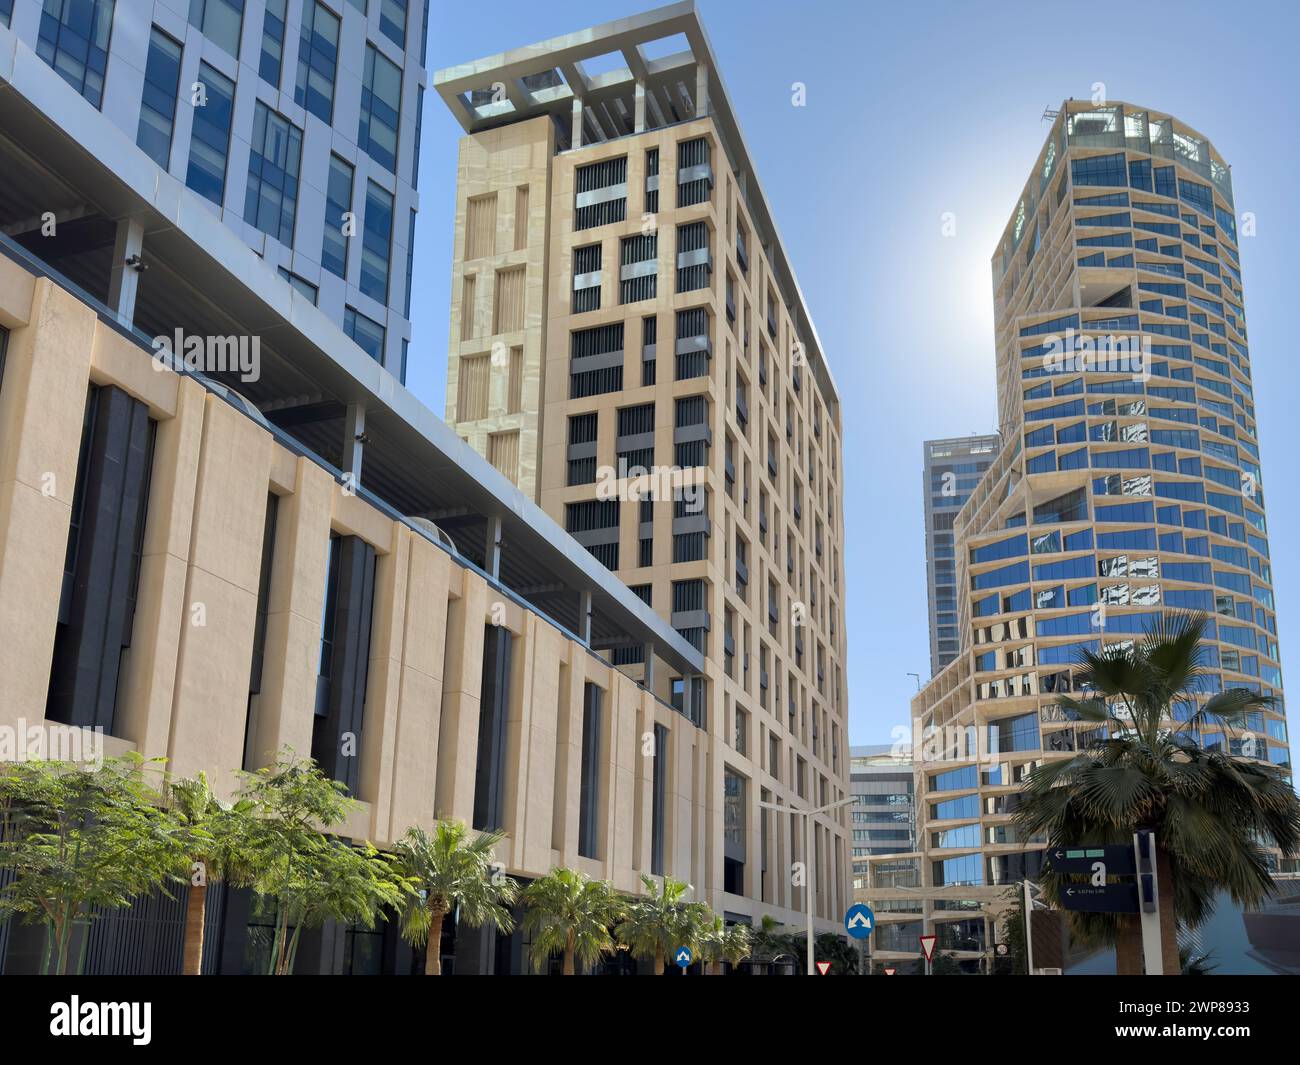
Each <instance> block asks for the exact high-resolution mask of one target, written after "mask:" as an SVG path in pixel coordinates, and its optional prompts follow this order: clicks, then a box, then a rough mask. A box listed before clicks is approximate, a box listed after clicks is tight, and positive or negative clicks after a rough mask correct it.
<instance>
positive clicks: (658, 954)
mask: <svg viewBox="0 0 1300 1065" xmlns="http://www.w3.org/2000/svg"><path fill="white" fill-rule="evenodd" d="M663 974H664V948H663V947H655V971H654V975H655V976H663Z"/></svg>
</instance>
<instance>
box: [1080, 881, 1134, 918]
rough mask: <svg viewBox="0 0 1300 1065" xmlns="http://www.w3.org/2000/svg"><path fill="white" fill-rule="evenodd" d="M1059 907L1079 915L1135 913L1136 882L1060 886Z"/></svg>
mask: <svg viewBox="0 0 1300 1065" xmlns="http://www.w3.org/2000/svg"><path fill="white" fill-rule="evenodd" d="M1061 905H1062V906H1064V907H1065V908H1066V909H1067V910H1076V911H1078V912H1080V913H1137V912H1138V889H1137V883H1136V881H1132V880H1129V881H1126V882H1124V883H1121V884H1106V885H1104V886H1102V887H1093V886H1092V885H1090V884H1062V885H1061Z"/></svg>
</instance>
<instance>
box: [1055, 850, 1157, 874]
mask: <svg viewBox="0 0 1300 1065" xmlns="http://www.w3.org/2000/svg"><path fill="white" fill-rule="evenodd" d="M1047 857H1048V860H1049V861H1050V862H1051V863H1052V869H1053V870H1054V871H1055V872H1058V873H1088V874H1090V875H1091V874H1095V873H1097V872H1098V869H1097V868H1096V866H1097V863H1098V862H1100V863H1101V864H1102V865H1103V866H1104V867H1105V868H1103V869H1102V870H1100V872H1101V875H1102V876H1132V875H1133V874H1134V873H1136V872H1137V866H1136V864H1135V862H1134V858H1133V847H1132V846H1131V845H1130V844H1127V843H1114V844H1108V845H1107V846H1104V847H1089V846H1082V845H1077V846H1069V845H1065V846H1060V847H1053V848H1051V850H1049V851H1048V852H1047Z"/></svg>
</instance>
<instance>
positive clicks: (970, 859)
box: [871, 101, 1295, 946]
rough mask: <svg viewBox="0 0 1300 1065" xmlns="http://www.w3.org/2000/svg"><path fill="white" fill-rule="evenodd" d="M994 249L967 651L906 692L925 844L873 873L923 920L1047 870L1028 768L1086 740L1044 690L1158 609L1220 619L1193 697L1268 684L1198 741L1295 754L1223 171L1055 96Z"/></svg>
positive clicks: (1184, 710) (972, 505) (960, 536)
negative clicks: (990, 419)
mask: <svg viewBox="0 0 1300 1065" xmlns="http://www.w3.org/2000/svg"><path fill="white" fill-rule="evenodd" d="M992 266H993V289H994V299H995V311H996V313H995V325H996V330H997V381H998V401H999V413H1000V420H1001V430H1002V439H1003V441H1004V443H1003V446H1002V448H1001V450H1000V452H999V454H998V457H997V459H996V461H995V462H994V464H993V465H992V466H991V467H990V468H989V470H988V471H987V472H986V473H985V475H984V476H983V478H982V479H981V481H980V484H979V485H978V486H977V487H976V489H975V490H974V491H973V493H972V494H971V497H970V499H969V500H967V502H966V503H965V505H964V506H963V507H962V509H961V511H960V512H959V514H958V515H957V518H956V521H955V525H954V532H955V541H956V556H957V558H956V562H957V578H958V580H957V585H958V614H959V628H960V630H961V653H960V654H959V655H958V657H957V658H956V659H955V660H954V661H953V662H952V663H951V664H950V665H949V666H948V667H947V668H946V669H944V670H943V671H942V672H941V673H940V674H939V675H938V676H936V677H935V678H934V679H933V680H932V681H931V683H930V684H929V685H928V686H927V687H926V688H925V689H924V691H922V692H921V693H920V694H918V695H917V697H916V699H915V700H914V702H913V706H912V709H913V717H914V724H915V729H914V733H915V736H916V742H917V743H918V744H919V745H920V748H921V749H920V752H919V754H917V755H916V761H917V766H918V785H919V787H918V817H917V821H918V835H919V843H920V846H921V853H920V854H919V855H917V856H916V857H915V858H914V859H913V861H912V863H911V868H910V869H906V870H903V871H901V872H900V871H899V870H897V869H893V868H891V869H888V870H885V869H881V870H879V876H873V877H872V878H871V879H872V881H873V883H872V888H871V890H872V891H874V892H876V894H877V895H879V896H880V897H884V898H889V899H892V900H894V901H896V902H900V904H901V903H902V902H903V901H904V900H908V899H910V900H911V902H910V903H908V904H909V905H911V906H913V907H914V909H913V910H912V911H911V912H913V913H914V914H915V920H917V921H923V922H926V923H933V922H937V921H938V920H939V919H940V915H941V911H947V910H948V909H949V908H950V907H952V906H968V907H971V908H977V907H981V906H982V907H984V908H985V910H986V912H987V911H989V910H993V909H997V908H998V907H999V906H1000V905H1003V904H1004V902H1005V896H1006V895H1007V893H1008V891H1009V890H1013V889H1014V885H1015V884H1016V883H1017V882H1018V881H1020V880H1021V879H1022V878H1023V877H1025V876H1031V877H1032V876H1035V875H1036V874H1037V873H1038V871H1039V869H1040V867H1041V864H1042V842H1043V841H1042V840H1036V839H1024V838H1021V836H1020V834H1019V831H1018V829H1017V828H1016V827H1015V826H1014V825H1013V824H1011V823H1010V821H1011V814H1012V813H1013V812H1014V810H1015V809H1016V805H1017V802H1018V799H1019V792H1020V784H1021V782H1022V781H1023V780H1024V778H1025V776H1026V774H1027V773H1029V772H1030V771H1031V770H1032V769H1033V768H1034V767H1035V766H1037V765H1039V764H1040V763H1041V762H1043V761H1044V760H1045V759H1052V758H1064V757H1069V756H1070V754H1071V753H1072V752H1074V751H1075V750H1077V749H1079V748H1080V747H1081V745H1082V744H1084V743H1085V742H1086V741H1087V739H1088V731H1087V728H1088V727H1087V726H1085V725H1082V724H1076V723H1075V722H1073V721H1071V720H1069V718H1068V717H1067V716H1066V715H1065V714H1064V713H1063V712H1062V710H1061V708H1060V707H1059V706H1057V705H1056V696H1057V695H1058V694H1059V693H1062V692H1071V691H1074V690H1076V687H1077V682H1076V678H1075V671H1076V668H1077V667H1076V662H1077V655H1078V652H1079V651H1080V649H1081V648H1085V647H1086V648H1090V649H1094V650H1095V649H1097V648H1099V647H1103V646H1109V645H1114V644H1120V643H1123V642H1125V641H1130V640H1133V639H1134V638H1136V637H1138V636H1139V635H1140V634H1142V633H1143V632H1144V631H1145V629H1146V628H1147V627H1148V626H1149V625H1150V624H1151V622H1152V621H1153V620H1154V619H1155V618H1157V617H1159V616H1160V614H1161V612H1164V611H1172V610H1202V611H1206V612H1208V613H1210V614H1212V615H1213V616H1214V618H1213V620H1214V624H1213V627H1212V629H1211V632H1210V639H1209V640H1208V642H1207V644H1206V647H1205V661H1204V664H1205V666H1206V669H1207V676H1206V678H1205V682H1204V692H1205V693H1209V692H1213V691H1217V690H1219V689H1220V688H1222V687H1247V688H1252V689H1254V690H1257V691H1260V692H1264V693H1268V694H1272V695H1275V696H1277V698H1278V700H1279V702H1278V704H1277V708H1276V712H1267V713H1258V714H1255V715H1254V716H1253V720H1252V721H1251V722H1250V724H1249V728H1248V730H1247V731H1246V732H1245V733H1244V734H1241V733H1238V734H1235V735H1231V736H1229V735H1225V733H1224V731H1223V730H1222V729H1220V728H1217V727H1206V728H1203V729H1202V730H1201V731H1200V733H1199V734H1197V735H1196V736H1195V738H1196V739H1197V741H1198V742H1200V743H1202V744H1203V745H1204V746H1205V747H1207V748H1215V747H1217V748H1220V749H1223V750H1228V751H1231V752H1232V753H1233V754H1236V755H1241V756H1243V757H1250V758H1255V759H1258V760H1260V761H1263V762H1266V763H1268V764H1271V765H1274V766H1278V767H1281V768H1282V769H1283V770H1285V771H1287V772H1289V771H1290V759H1291V755H1290V747H1289V745H1288V740H1287V727H1286V719H1285V715H1284V712H1283V704H1282V702H1281V699H1282V695H1283V689H1282V676H1281V668H1280V664H1279V659H1278V646H1277V621H1276V615H1275V608H1274V601H1273V591H1272V571H1271V566H1270V563H1269V543H1268V528H1267V522H1266V518H1265V509H1264V499H1265V492H1264V488H1263V484H1264V481H1263V477H1262V474H1261V469H1260V448H1259V440H1258V435H1257V426H1256V421H1255V405H1254V400H1253V397H1252V384H1251V359H1250V352H1249V349H1248V346H1247V332H1246V315H1245V309H1244V297H1243V293H1242V266H1241V262H1240V256H1239V252H1238V233H1237V223H1236V209H1235V206H1234V203H1233V192H1232V181H1231V177H1230V174H1229V170H1228V166H1227V164H1226V163H1225V162H1224V160H1223V159H1222V157H1221V156H1220V155H1219V153H1218V152H1217V151H1216V150H1215V149H1214V147H1213V145H1212V144H1211V143H1210V142H1209V141H1208V140H1206V139H1205V138H1204V137H1203V136H1201V135H1200V134H1199V133H1198V132H1196V131H1195V130H1193V129H1191V128H1190V127H1188V126H1186V125H1184V124H1183V123H1182V122H1180V121H1179V120H1177V119H1175V118H1172V117H1170V116H1168V115H1164V114H1161V113H1159V112H1155V111H1150V110H1148V109H1145V108H1140V107H1134V106H1131V105H1129V104H1123V103H1109V104H1106V105H1103V106H1097V105H1093V104H1091V103H1087V102H1080V101H1069V102H1067V103H1065V104H1063V105H1062V108H1061V110H1060V112H1059V114H1057V116H1056V120H1055V122H1054V123H1053V125H1052V129H1051V132H1050V133H1049V135H1048V137H1047V140H1046V143H1045V144H1044V146H1043V149H1042V151H1041V152H1040V154H1039V157H1038V159H1037V161H1036V162H1035V164H1034V167H1033V169H1032V170H1031V172H1030V176H1029V180H1028V182H1027V184H1026V186H1025V189H1024V192H1023V194H1022V196H1021V198H1020V200H1019V202H1018V203H1017V204H1016V206H1015V208H1014V210H1013V212H1012V215H1011V219H1010V221H1009V223H1008V225H1007V228H1006V231H1005V233H1004V234H1003V237H1002V239H1001V241H1000V242H999V245H998V248H997V251H996V253H995V254H994V256H993V263H992ZM1193 710H1194V706H1193V705H1190V704H1189V705H1182V706H1179V707H1178V708H1177V716H1178V717H1179V719H1180V720H1186V719H1187V716H1188V715H1190V714H1191V713H1192V712H1193ZM1094 727H1095V726H1094ZM1271 860H1272V861H1273V862H1274V864H1275V865H1277V866H1278V867H1279V868H1280V869H1282V870H1284V871H1285V870H1288V869H1293V867H1294V861H1295V860H1294V859H1293V858H1287V857H1285V856H1282V855H1278V854H1275V855H1273V856H1272V858H1271ZM972 930H973V926H972ZM990 934H991V929H988V928H986V929H985V930H984V932H983V935H984V942H986V943H987V942H988V941H989V936H990ZM940 945H941V946H942V945H943V944H942V941H941V944H940Z"/></svg>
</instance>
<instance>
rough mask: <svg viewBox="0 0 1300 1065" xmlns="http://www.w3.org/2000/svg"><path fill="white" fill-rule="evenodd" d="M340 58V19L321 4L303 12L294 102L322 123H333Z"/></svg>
mask: <svg viewBox="0 0 1300 1065" xmlns="http://www.w3.org/2000/svg"><path fill="white" fill-rule="evenodd" d="M338 57H339V20H338V16H337V15H333V14H331V13H330V12H329V11H328V10H327V9H326V8H325V7H323V6H322V5H320V4H312V5H311V6H310V7H309V8H307V9H306V10H304V11H303V16H302V36H301V39H300V40H299V42H298V83H297V86H296V88H295V89H294V90H293V102H294V103H296V104H299V105H300V106H302V107H304V108H306V109H307V110H308V111H310V112H311V113H312V114H313V115H315V116H316V117H317V118H319V119H320V120H321V121H323V122H327V123H328V122H333V121H334V73H335V70H336V69H337V67H338Z"/></svg>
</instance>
